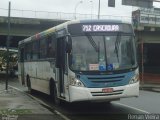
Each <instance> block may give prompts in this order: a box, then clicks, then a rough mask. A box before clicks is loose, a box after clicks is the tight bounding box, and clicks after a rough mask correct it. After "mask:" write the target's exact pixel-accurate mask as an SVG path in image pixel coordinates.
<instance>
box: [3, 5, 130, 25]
mask: <svg viewBox="0 0 160 120" xmlns="http://www.w3.org/2000/svg"><path fill="white" fill-rule="evenodd" d="M7 15H8V9H4V8H0V16H7ZM75 16H76V17H75ZM11 17H22V18H39V19H59V20H74V19H75V18H77V19H97V18H98V15H95V14H80V13H76V14H75V13H63V12H48V11H33V10H18V9H11ZM100 19H117V20H124V21H127V22H131V20H132V18H131V17H129V16H114V15H101V16H100Z"/></svg>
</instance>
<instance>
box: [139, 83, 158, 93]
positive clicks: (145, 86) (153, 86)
mask: <svg viewBox="0 0 160 120" xmlns="http://www.w3.org/2000/svg"><path fill="white" fill-rule="evenodd" d="M140 89H141V90H149V91H153V92H160V84H153V83H143V84H140Z"/></svg>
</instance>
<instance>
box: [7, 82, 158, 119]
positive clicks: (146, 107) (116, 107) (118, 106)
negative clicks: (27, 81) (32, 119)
mask: <svg viewBox="0 0 160 120" xmlns="http://www.w3.org/2000/svg"><path fill="white" fill-rule="evenodd" d="M9 85H11V86H14V87H17V88H19V89H22V86H20V84H19V83H18V82H17V80H16V79H15V80H10V81H9ZM33 96H34V97H36V98H38V99H40V100H42V101H43V102H44V103H45V104H47V105H48V106H49V107H50V109H52V108H54V109H56V110H57V111H59V112H60V113H62V114H63V115H65V116H67V117H68V118H69V119H71V120H107V119H109V120H120V119H121V120H125V119H126V120H127V119H128V117H129V116H128V115H130V114H148V113H160V104H159V103H160V102H159V100H160V93H156V92H150V91H142V90H141V91H140V96H139V97H138V98H124V99H121V100H120V101H113V102H111V103H110V104H107V103H90V102H82V103H78V104H76V103H74V104H68V103H67V104H66V103H62V106H60V107H57V106H54V104H52V101H51V100H50V99H49V96H47V95H45V94H42V93H39V92H36V91H35V92H34V93H33Z"/></svg>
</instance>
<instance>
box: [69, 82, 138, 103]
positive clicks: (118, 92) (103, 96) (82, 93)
mask: <svg viewBox="0 0 160 120" xmlns="http://www.w3.org/2000/svg"><path fill="white" fill-rule="evenodd" d="M110 88H113V92H110V93H108V92H107V93H104V92H102V89H104V88H85V87H75V86H70V87H69V91H70V100H69V102H76V101H112V100H115V99H120V98H125V97H138V96H139V82H137V83H134V84H129V85H125V86H118V87H110Z"/></svg>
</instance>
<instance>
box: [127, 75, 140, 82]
mask: <svg viewBox="0 0 160 120" xmlns="http://www.w3.org/2000/svg"><path fill="white" fill-rule="evenodd" d="M138 81H139V74H135V75H134V76H133V77H132V79H131V80H130V81H129V84H133V83H136V82H138Z"/></svg>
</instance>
